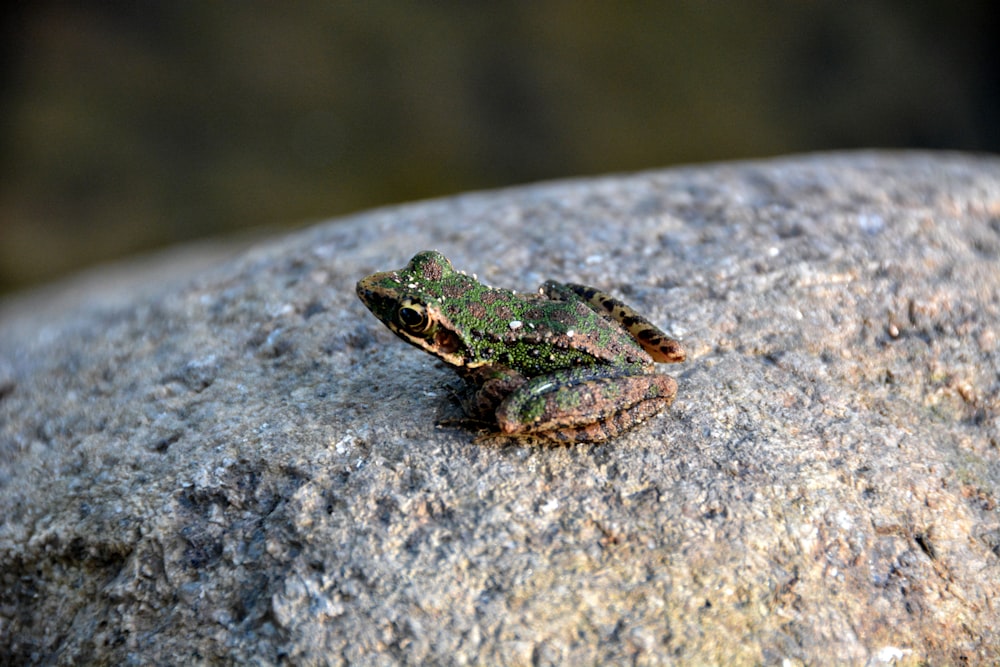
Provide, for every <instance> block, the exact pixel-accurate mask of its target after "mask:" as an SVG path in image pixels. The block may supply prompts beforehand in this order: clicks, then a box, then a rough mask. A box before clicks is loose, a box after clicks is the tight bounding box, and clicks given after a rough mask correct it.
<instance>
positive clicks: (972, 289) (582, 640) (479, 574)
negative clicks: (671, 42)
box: [0, 153, 1000, 665]
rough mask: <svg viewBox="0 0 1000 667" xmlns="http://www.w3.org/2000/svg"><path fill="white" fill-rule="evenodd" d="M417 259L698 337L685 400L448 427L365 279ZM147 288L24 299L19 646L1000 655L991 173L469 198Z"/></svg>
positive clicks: (947, 658) (909, 659)
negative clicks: (603, 424) (420, 254)
mask: <svg viewBox="0 0 1000 667" xmlns="http://www.w3.org/2000/svg"><path fill="white" fill-rule="evenodd" d="M425 248H437V249H439V250H441V251H442V252H444V253H445V254H446V255H448V256H449V257H450V258H451V259H452V261H453V262H454V263H455V266H456V267H457V268H460V269H465V270H467V271H469V272H477V273H478V275H479V276H480V278H481V279H484V280H486V281H487V282H490V283H492V284H495V285H502V286H505V287H514V288H518V289H522V290H529V289H534V287H535V286H537V284H539V283H540V282H542V280H544V279H546V278H555V279H561V280H574V281H581V282H585V283H588V284H593V285H597V286H602V287H606V288H609V289H611V290H612V291H613V292H615V293H617V294H619V295H620V296H622V297H623V298H624V299H625V300H626V301H628V302H631V303H632V304H633V305H635V306H636V307H637V309H638V310H640V312H643V313H645V314H647V315H649V316H650V317H651V319H652V320H653V321H654V322H657V323H659V324H661V325H663V326H664V327H665V328H666V329H667V331H669V332H671V333H673V334H676V335H678V336H679V337H681V338H682V339H683V340H684V342H685V346H686V348H687V350H688V356H689V360H688V361H687V362H686V363H685V364H683V365H681V366H675V367H671V368H665V369H664V371H665V372H670V373H671V374H672V375H674V376H675V377H677V379H678V382H679V384H680V392H679V395H678V398H677V401H676V403H675V404H674V405H673V406H672V407H671V408H670V410H668V411H667V413H666V414H665V415H664V416H663V417H662V418H660V419H655V420H653V421H652V422H650V423H648V424H646V425H643V426H641V427H639V428H638V429H637V430H635V431H633V432H631V433H629V434H627V435H626V436H625V437H622V438H620V439H617V440H614V441H611V442H608V443H604V444H600V445H596V446H593V445H591V446H582V445H581V446H551V445H548V446H539V445H536V444H531V443H525V442H513V443H502V442H499V443H498V442H494V441H488V442H486V443H482V444H473V443H472V442H471V441H472V438H473V435H474V434H473V433H471V432H469V431H467V430H463V429H462V428H454V427H444V428H443V427H437V426H435V424H436V422H439V421H442V420H446V419H449V418H454V417H457V416H458V413H457V411H456V408H455V406H454V404H453V401H452V400H451V399H450V396H449V386H451V385H452V384H453V382H454V379H455V378H454V375H453V374H452V373H451V371H450V370H448V369H446V368H444V367H442V366H440V365H439V364H437V363H436V362H435V361H434V360H433V359H431V358H430V357H429V356H427V355H424V354H422V353H420V352H419V351H417V350H415V349H413V348H411V347H409V346H407V345H405V344H404V343H402V342H401V341H399V340H397V339H396V338H395V337H394V336H393V335H392V334H391V333H390V332H389V331H388V330H386V329H385V328H384V327H383V326H382V325H381V324H379V323H378V322H377V321H376V320H375V318H374V317H372V316H371V315H370V314H369V313H368V312H367V311H366V310H365V309H364V307H363V306H362V304H361V303H360V302H359V301H358V300H357V298H356V297H355V295H354V283H355V281H356V280H357V279H358V278H359V277H361V276H364V275H366V274H368V273H371V272H372V271H375V270H381V269H386V268H396V267H399V266H402V265H403V264H404V263H405V262H406V261H407V260H408V259H409V257H410V256H411V255H412V254H413V253H414V252H416V251H418V250H421V249H425ZM178 277H181V274H178V275H175V276H174V278H175V279H176V278H178ZM161 279H162V276H160V275H158V277H157V280H161ZM131 280H132V281H133V282H134V284H136V285H142V289H141V290H140V289H139V287H136V290H137V291H136V292H135V294H136V296H134V297H132V298H131V299H116V300H113V301H110V302H109V301H107V300H103V301H102V300H101V298H100V294H95V295H90V296H89V297H87V296H84V297H81V299H80V300H79V301H78V304H77V306H76V307H74V308H71V309H68V310H59V311H55V312H53V310H52V309H51V308H50V309H46V308H45V304H44V303H39V304H36V305H37V308H34V309H25V308H23V307H22V308H20V309H17V310H16V312H15V311H11V310H10V309H8V310H6V311H2V313H3V319H2V321H0V489H2V491H0V515H2V517H3V520H2V525H0V577H2V579H0V581H2V584H0V585H2V589H0V593H2V595H0V600H2V601H0V655H3V656H4V657H5V658H6V660H5V662H13V663H43V664H78V663H102V664H103V663H109V664H110V663H114V664H156V663H159V664H188V663H191V662H215V661H221V662H240V663H243V662H250V663H260V664H273V663H279V662H290V663H294V664H324V663H329V664H346V663H352V664H354V663H357V664H372V665H379V664H395V663H409V664H417V663H448V664H511V665H528V664H557V663H561V664H595V663H596V664H601V663H603V664H608V663H635V664H683V663H716V664H754V663H766V664H776V663H781V662H783V661H786V663H785V664H792V665H795V664H807V663H808V664H814V663H832V662H847V663H854V664H864V663H868V664H887V663H895V664H919V663H921V662H923V661H927V662H929V663H932V664H955V663H960V662H966V663H969V664H977V663H991V662H996V661H1000V649H998V644H1000V631H998V630H997V628H1000V604H998V600H1000V511H998V509H997V489H998V488H1000V418H998V412H1000V351H998V337H1000V159H997V158H994V157H973V156H963V155H947V154H882V153H854V154H846V155H817V156H806V157H796V158H789V159H781V160H775V161H765V162H751V163H736V164H723V165H711V166H705V167H698V168H686V169H671V170H666V171H661V172H652V173H646V174H638V175H632V176H618V177H608V178H598V179H590V180H577V181H568V182H561V183H550V184H542V185H538V186H533V187H525V188H516V189H511V190H504V191H497V192H488V193H480V194H469V195H464V196H459V197H453V198H450V199H444V200H439V201H432V202H426V203H418V204H412V205H407V206H402V207H398V208H389V209H383V210H376V211H372V212H369V213H365V214H362V215H359V216H356V217H352V218H348V219H344V220H338V221H333V222H330V223H328V224H323V225H319V226H316V227H313V228H311V229H308V230H305V231H303V232H301V233H298V234H294V235H292V236H288V237H286V238H283V239H280V240H275V241H271V242H268V243H264V244H262V245H260V246H259V247H257V248H256V249H254V250H252V251H250V252H248V253H246V254H244V255H243V256H242V257H241V258H239V259H236V260H232V261H229V262H228V263H225V264H221V265H219V266H215V267H212V268H210V269H207V270H203V271H200V272H197V273H195V274H194V275H189V276H187V277H186V278H185V280H184V282H182V283H177V282H173V283H170V282H169V281H167V282H166V283H163V285H162V286H161V287H160V288H159V289H155V290H150V289H149V284H148V281H146V282H144V281H143V279H142V273H141V272H137V273H136V274H135V276H134V278H133V279H131ZM119 287H120V285H119ZM95 304H97V305H95ZM12 313H13V314H12Z"/></svg>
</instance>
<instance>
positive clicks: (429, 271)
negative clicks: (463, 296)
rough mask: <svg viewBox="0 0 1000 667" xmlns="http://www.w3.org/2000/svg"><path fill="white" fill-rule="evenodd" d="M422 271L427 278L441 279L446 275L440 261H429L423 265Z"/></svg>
mask: <svg viewBox="0 0 1000 667" xmlns="http://www.w3.org/2000/svg"><path fill="white" fill-rule="evenodd" d="M421 273H422V274H423V276H424V278H426V279H427V280H440V279H441V276H442V275H444V267H443V266H441V264H440V263H438V262H427V263H426V264H424V265H423V266H422V267H421Z"/></svg>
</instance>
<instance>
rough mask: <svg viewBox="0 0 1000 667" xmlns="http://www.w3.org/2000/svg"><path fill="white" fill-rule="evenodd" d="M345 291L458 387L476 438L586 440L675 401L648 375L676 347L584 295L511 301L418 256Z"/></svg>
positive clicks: (671, 388)
mask: <svg viewBox="0 0 1000 667" xmlns="http://www.w3.org/2000/svg"><path fill="white" fill-rule="evenodd" d="M357 291H358V297H359V298H360V299H361V301H362V302H364V304H365V306H367V307H368V309H369V310H371V312H372V313H373V314H374V315H375V317H377V318H378V319H379V320H381V321H382V323H383V324H385V325H386V326H387V327H389V329H390V330H391V331H392V332H393V333H395V334H396V335H397V336H399V337H400V338H402V339H403V340H405V341H406V342H408V343H410V344H411V345H414V346H416V347H419V348H420V349H422V350H425V351H427V352H429V353H431V354H433V355H434V356H436V357H437V358H439V359H441V360H442V361H443V362H444V363H446V364H448V365H449V366H451V367H452V368H454V369H455V371H456V372H457V373H458V374H459V375H460V376H461V377H462V378H463V379H464V380H465V382H466V385H467V388H468V389H467V391H466V393H465V395H464V397H463V400H462V404H463V407H464V409H465V412H466V414H467V415H468V416H469V417H470V418H471V419H473V420H476V421H480V422H485V423H488V424H489V425H490V427H491V428H492V429H493V433H492V434H491V436H488V437H494V436H498V435H499V436H514V437H537V438H542V439H546V440H554V441H562V442H598V441H602V440H606V439H608V438H612V437H615V436H617V435H619V434H620V433H623V432H624V431H626V430H628V429H630V428H632V427H633V426H635V425H637V424H639V423H640V422H642V421H644V420H646V419H648V418H649V417H651V416H653V415H655V414H657V413H658V412H660V411H661V410H663V409H665V408H666V407H667V406H668V405H670V403H671V402H672V401H673V399H674V396H675V395H676V393H677V383H676V382H675V381H674V380H673V379H672V378H670V377H668V376H666V375H661V374H658V373H656V372H654V370H653V369H654V362H660V363H673V362H680V361H684V357H685V353H684V349H683V348H682V347H681V345H680V343H679V342H677V341H676V340H673V339H671V338H670V337H669V336H667V335H666V334H665V333H663V332H662V331H660V330H659V329H657V328H656V327H655V326H654V325H653V324H652V323H650V322H649V321H648V320H647V319H646V318H644V317H642V316H641V315H639V314H638V313H636V312H635V311H634V310H633V309H632V308H630V307H629V306H627V305H626V304H624V303H622V302H621V301H619V300H618V299H615V298H614V297H612V296H610V295H608V294H605V293H604V292H601V291H599V290H597V289H594V288H592V287H587V286H585V285H576V284H573V283H557V282H553V281H547V282H546V283H544V284H543V285H542V286H541V287H540V288H539V291H538V293H537V294H518V293H516V292H513V291H511V290H506V289H497V288H493V287H489V286H487V285H484V284H482V283H480V282H479V281H477V280H476V279H475V277H470V276H468V275H466V274H465V273H462V272H459V271H456V270H455V269H454V268H452V265H451V262H450V261H448V259H447V258H446V257H445V256H444V255H442V254H441V253H439V252H435V251H424V252H421V253H418V254H417V255H415V256H414V257H413V259H411V260H410V263H409V264H407V265H406V267H405V268H403V269H399V270H397V271H386V272H383V273H376V274H373V275H371V276H368V277H367V278H364V279H362V280H360V281H359V282H358V286H357ZM494 425H495V427H494Z"/></svg>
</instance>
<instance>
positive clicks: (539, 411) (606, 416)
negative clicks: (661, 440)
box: [496, 369, 677, 442]
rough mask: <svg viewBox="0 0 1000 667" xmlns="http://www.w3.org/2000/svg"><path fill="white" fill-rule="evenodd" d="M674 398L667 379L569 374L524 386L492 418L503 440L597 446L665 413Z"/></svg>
mask: <svg viewBox="0 0 1000 667" xmlns="http://www.w3.org/2000/svg"><path fill="white" fill-rule="evenodd" d="M676 393H677V383H676V382H675V381H674V380H673V378H670V377H668V376H666V375H659V374H656V373H652V374H637V375H632V376H628V375H626V376H621V375H615V376H602V375H600V374H598V373H595V372H594V371H593V370H591V369H570V370H565V371H561V372H559V373H555V374H552V375H549V376H544V377H538V378H534V379H532V380H529V381H528V382H527V383H526V384H525V385H524V386H523V387H522V388H521V390H520V391H517V392H515V393H514V394H511V395H510V396H508V397H507V398H506V399H505V400H504V401H503V402H502V403H501V404H500V406H499V408H497V411H496V418H497V424H498V426H499V427H500V431H501V432H502V433H505V434H507V435H535V436H538V437H542V438H546V439H548V440H556V441H563V442H599V441H602V440H607V439H608V438H613V437H616V436H618V435H620V434H621V433H624V432H625V431H627V430H629V429H631V428H632V427H634V426H636V425H638V424H640V423H642V422H643V421H645V420H647V419H649V418H650V417H652V416H653V415H655V414H656V413H658V412H660V411H662V410H664V409H665V408H666V407H667V406H669V405H670V403H671V402H672V401H673V399H674V396H675V395H676Z"/></svg>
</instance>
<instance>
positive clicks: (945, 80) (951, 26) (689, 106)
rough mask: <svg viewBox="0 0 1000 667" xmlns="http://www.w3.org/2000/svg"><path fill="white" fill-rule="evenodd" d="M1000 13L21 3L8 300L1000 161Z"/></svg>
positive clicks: (556, 3)
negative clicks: (434, 219)
mask: <svg viewBox="0 0 1000 667" xmlns="http://www.w3.org/2000/svg"><path fill="white" fill-rule="evenodd" d="M995 14H996V12H995V11H994V9H993V7H992V3H989V2H963V1H962V0H940V1H930V0H927V1H917V2H909V3H904V2H880V1H868V2H855V3H845V2H837V1H833V0H828V1H817V2H809V3H805V2H791V1H778V0H773V1H763V0H761V1H758V2H737V1H735V0H730V1H719V2H712V3H704V2H685V1H675V2H667V3H652V2H650V3H646V2H628V3H611V2H608V3H594V2H572V1H567V0H534V1H533V2H518V3H481V2H457V1H451V2H448V1H439V2H403V1H398V0H396V1H391V0H381V1H380V0H373V1H368V2H330V1H321V0H315V1H312V0H303V1H299V2H294V3H276V2H261V1H254V0H245V1H241V2H205V1H204V0H150V1H145V2H134V1H133V2H123V1H121V0H118V1H115V0H107V1H101V2H96V1H93V2H56V1H53V0H36V1H33V2H17V1H15V2H12V3H6V5H5V7H4V8H3V9H0V20H2V33H0V293H2V292H9V291H11V290H15V289H18V288H22V287H25V286H28V285H31V284H34V283H38V282H41V281H47V280H51V279H53V278H55V277H58V276H59V275H61V274H65V273H67V272H69V271H73V270H75V269H78V268H80V267H84V266H87V265H92V264H94V263H98V262H103V261H107V260H110V259H113V258H117V257H123V256H127V255H131V254H135V253H140V252H148V251H150V250H153V249H156V248H160V247H164V246H167V245H171V244H176V243H179V242H186V241H191V240H195V239H204V238H220V237H222V238H229V237H230V236H232V235H239V234H245V233H247V230H255V229H261V228H265V229H268V230H271V231H274V230H276V229H281V228H284V227H291V226H297V225H304V224H308V223H310V222H315V221H318V220H321V219H324V218H328V217H331V216H335V215H341V214H345V213H349V212H351V211H356V210H359V209H365V208H370V207H373V206H378V205H382V204H389V203H395V202H402V201H408V200H413V199H421V198H427V197H434V196H440V195H447V194H451V193H455V192H460V191H465V190H472V189H483V188H492V187H496V186H503V185H510V184H517V183H525V182H530V181H538V180H543V179H552V178H563V177H572V176H581V175H592V174H603V173H607V172H620V171H634V170H641V169H649V168H659V167H666V166H670V165H675V164H679V163H693V162H703V161H710V160H731V159H739V158H750V157H764V156H772V155H779V154H786V153H794V152H802V151H816V150H829V149H844V148H856V147H886V148H930V149H955V150H967V151H980V152H1000V37H998V35H1000V23H998V21H997V19H996V18H995Z"/></svg>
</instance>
